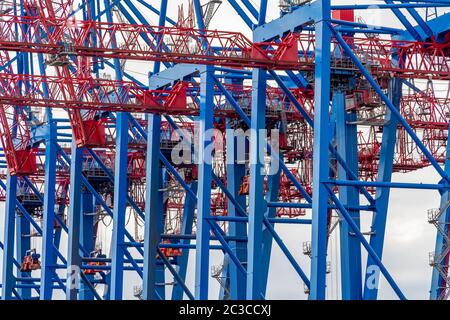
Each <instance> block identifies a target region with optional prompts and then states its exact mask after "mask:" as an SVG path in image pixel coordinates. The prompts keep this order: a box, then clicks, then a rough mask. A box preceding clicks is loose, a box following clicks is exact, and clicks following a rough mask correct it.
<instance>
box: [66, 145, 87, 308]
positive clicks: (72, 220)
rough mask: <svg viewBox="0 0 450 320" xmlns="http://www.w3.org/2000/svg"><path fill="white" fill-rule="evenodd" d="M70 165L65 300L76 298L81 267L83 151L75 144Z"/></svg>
mask: <svg viewBox="0 0 450 320" xmlns="http://www.w3.org/2000/svg"><path fill="white" fill-rule="evenodd" d="M71 155H72V158H71V164H70V195H69V199H70V200H69V201H70V205H69V212H68V217H67V218H68V222H69V232H68V241H67V244H68V249H67V279H71V280H72V281H67V283H66V286H67V287H66V299H67V300H76V299H77V298H78V289H79V287H78V284H79V278H78V277H79V273H80V272H82V271H81V270H77V268H80V267H81V256H80V248H79V246H80V233H81V223H82V218H81V214H82V213H81V195H82V182H81V174H82V173H81V169H82V162H83V149H81V148H77V146H76V145H75V143H74V144H73V145H72V152H71Z"/></svg>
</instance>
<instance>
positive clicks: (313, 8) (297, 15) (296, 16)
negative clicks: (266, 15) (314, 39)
mask: <svg viewBox="0 0 450 320" xmlns="http://www.w3.org/2000/svg"><path fill="white" fill-rule="evenodd" d="M321 2H322V1H321V0H317V1H313V2H311V3H308V4H305V5H304V6H302V7H300V8H298V9H295V10H293V11H292V12H290V13H287V14H285V15H284V16H282V17H280V18H278V19H275V20H272V21H270V22H268V23H265V24H263V25H261V26H258V27H257V28H255V30H254V31H253V41H254V42H263V41H270V40H273V39H276V38H280V37H282V36H283V35H284V34H286V33H287V32H294V31H297V30H299V28H301V26H304V25H308V24H311V23H313V22H314V21H318V20H320V17H321V11H322V9H323V7H322V3H321ZM327 9H328V12H329V11H330V8H327Z"/></svg>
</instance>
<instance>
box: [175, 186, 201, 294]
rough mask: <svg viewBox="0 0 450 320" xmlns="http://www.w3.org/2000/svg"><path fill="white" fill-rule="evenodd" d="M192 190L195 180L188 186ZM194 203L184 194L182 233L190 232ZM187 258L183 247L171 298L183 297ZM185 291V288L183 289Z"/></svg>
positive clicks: (183, 243) (182, 242) (184, 243)
mask: <svg viewBox="0 0 450 320" xmlns="http://www.w3.org/2000/svg"><path fill="white" fill-rule="evenodd" d="M190 188H191V190H192V191H193V192H195V193H196V192H197V182H193V183H192V184H191V186H190ZM195 204H196V201H194V200H193V199H192V198H191V197H188V196H187V195H186V196H185V200H184V208H183V216H182V221H181V230H180V233H181V234H183V235H190V234H192V226H193V223H194V211H195ZM190 243H191V240H190V239H182V240H180V244H181V245H190ZM188 259H189V250H187V249H183V250H182V252H181V256H180V257H178V275H179V279H177V281H176V282H175V284H174V285H173V290H172V300H182V299H183V287H182V284H184V281H185V279H186V274H187V267H188ZM184 291H185V290H184Z"/></svg>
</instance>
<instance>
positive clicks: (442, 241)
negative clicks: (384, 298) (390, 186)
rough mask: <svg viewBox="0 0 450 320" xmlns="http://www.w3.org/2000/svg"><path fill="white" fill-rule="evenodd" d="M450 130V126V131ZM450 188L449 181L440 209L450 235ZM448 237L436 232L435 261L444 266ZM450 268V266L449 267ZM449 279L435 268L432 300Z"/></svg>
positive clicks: (449, 169)
mask: <svg viewBox="0 0 450 320" xmlns="http://www.w3.org/2000/svg"><path fill="white" fill-rule="evenodd" d="M448 132H450V128H449V131H448ZM445 159H446V160H445V173H446V174H448V175H450V139H449V140H447V152H446V158H445ZM449 202H450V189H449V185H448V183H446V188H445V189H443V190H442V192H441V205H440V210H441V211H444V212H443V213H442V214H441V215H440V216H439V220H438V222H437V223H438V225H439V226H442V229H443V231H444V234H446V235H447V237H448V235H449V224H450V206H449ZM449 245H450V244H449V243H448V238H447V239H446V238H445V237H444V235H443V234H442V233H441V232H439V231H438V232H437V233H436V246H435V249H434V252H435V257H440V259H441V261H435V263H438V264H441V265H442V267H443V266H444V265H447V266H448V260H449V258H448V255H449V252H448V249H449V248H450V247H449ZM442 267H441V269H443V270H444V272H445V271H446V272H447V277H448V270H445V268H442ZM447 269H448V268H447ZM448 282H449V280H447V279H443V277H442V275H441V274H440V273H439V271H438V269H437V268H436V267H434V268H433V275H432V278H431V290H430V299H431V300H438V299H439V298H440V297H441V294H442V291H443V286H444V285H447V286H448Z"/></svg>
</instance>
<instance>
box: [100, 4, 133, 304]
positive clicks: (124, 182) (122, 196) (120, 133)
mask: <svg viewBox="0 0 450 320" xmlns="http://www.w3.org/2000/svg"><path fill="white" fill-rule="evenodd" d="M109 4H110V1H109V0H105V6H108V7H109ZM106 11H107V12H106V17H107V20H108V22H109V23H112V21H113V19H112V14H111V8H110V7H109V8H108V9H107V10H106ZM112 47H113V48H115V47H117V45H116V39H114V38H113V39H112ZM114 71H115V73H116V80H118V81H121V80H122V70H121V67H120V61H119V59H117V58H115V59H114ZM127 169H128V116H127V113H125V112H118V113H117V117H116V156H115V170H114V209H113V233H112V241H111V246H112V250H111V276H110V277H111V283H110V299H111V300H120V299H122V294H123V271H124V270H123V269H124V268H123V267H124V251H123V250H125V249H126V248H125V247H124V245H125V241H124V240H125V213H126V204H127V200H126V196H127V192H128V190H127V189H128V188H127V187H128V177H127V171H128V170H127Z"/></svg>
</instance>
